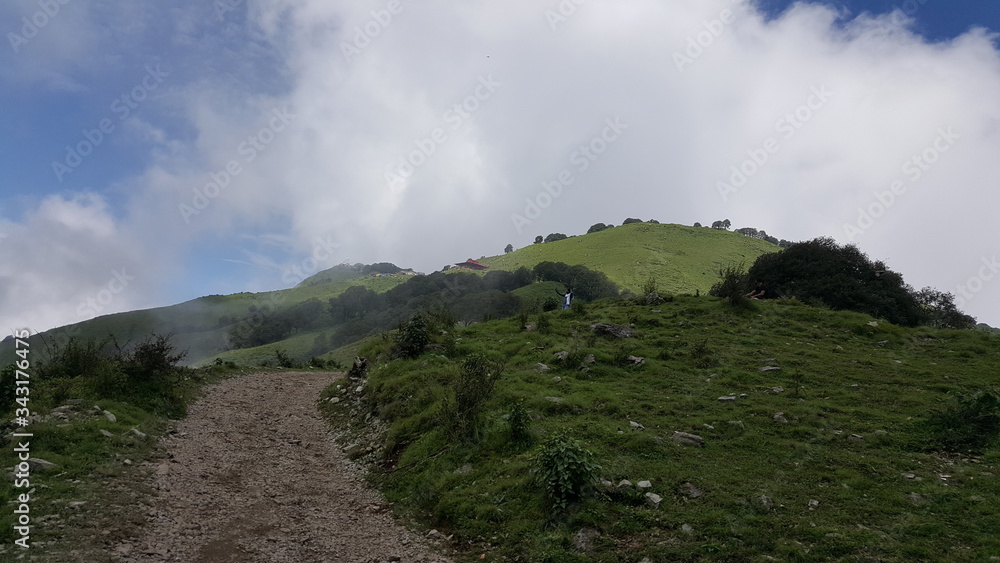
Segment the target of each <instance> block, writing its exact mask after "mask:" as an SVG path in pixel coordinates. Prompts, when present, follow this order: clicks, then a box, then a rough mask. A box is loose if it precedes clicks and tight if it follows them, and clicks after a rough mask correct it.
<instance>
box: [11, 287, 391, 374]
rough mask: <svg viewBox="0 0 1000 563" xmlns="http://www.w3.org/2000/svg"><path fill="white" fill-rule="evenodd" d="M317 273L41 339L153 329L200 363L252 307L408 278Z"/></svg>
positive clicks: (109, 318)
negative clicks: (279, 286) (274, 287)
mask: <svg viewBox="0 0 1000 563" xmlns="http://www.w3.org/2000/svg"><path fill="white" fill-rule="evenodd" d="M322 274H325V277H322V276H321V275H322ZM317 276H321V277H316V276H314V277H312V278H309V279H308V280H306V281H309V282H310V283H306V282H303V283H301V284H299V285H298V286H296V287H293V288H290V289H283V290H278V291H268V292H261V293H247V292H243V293H234V294H231V295H209V296H206V297H199V298H198V299H192V300H191V301H185V302H184V303H179V304H177V305H171V306H168V307H158V308H153V309H143V310H139V311H129V312H126V313H115V314H111V315H103V316H100V317H97V318H94V319H90V320H87V321H83V322H80V323H75V324H72V325H67V326H64V327H59V328H55V329H52V330H49V331H46V332H44V333H42V334H41V335H40V337H39V338H38V340H39V341H41V342H43V344H42V346H43V347H44V346H45V344H44V343H45V342H47V343H51V344H54V345H57V346H58V345H59V344H60V343H64V342H65V341H66V340H67V338H69V337H75V338H78V339H80V340H83V341H87V340H97V341H101V340H103V339H105V338H107V337H108V336H109V335H111V336H113V337H114V338H115V339H116V340H117V341H118V342H119V343H121V344H124V343H126V342H129V341H133V342H134V341H138V340H141V339H143V338H145V337H147V336H149V335H150V334H152V333H156V334H172V335H173V338H172V342H173V343H174V345H175V346H176V347H177V348H178V349H181V350H187V351H188V355H187V357H186V358H185V360H184V363H185V364H187V365H196V364H200V363H202V362H204V361H205V360H207V359H209V358H214V357H215V356H216V355H217V354H219V353H220V352H223V351H224V350H226V347H227V341H228V337H227V335H228V332H229V330H230V328H232V326H233V324H234V323H237V322H240V319H242V318H243V317H245V316H246V315H247V314H248V311H249V310H250V308H251V307H254V308H256V309H260V308H261V307H267V308H268V309H271V310H274V309H277V308H280V307H287V306H290V305H295V304H297V303H303V302H305V301H308V300H310V299H317V300H319V301H320V302H321V303H324V304H325V303H326V302H327V301H328V300H329V299H330V298H332V297H336V296H338V295H340V294H341V293H343V292H344V291H345V290H347V288H349V287H351V286H356V285H358V286H362V287H365V288H368V289H370V290H372V291H376V292H380V293H382V292H385V291H388V290H389V289H391V288H393V287H395V286H397V285H399V284H401V283H403V282H405V281H406V280H407V279H408V278H409V276H404V275H396V276H382V277H372V276H361V275H359V274H357V273H354V275H353V276H351V275H347V274H345V273H344V272H343V271H337V269H336V268H333V269H331V270H326V271H324V272H320V274H317ZM14 359H15V358H14V355H13V346H12V342H10V341H5V342H2V343H0V364H7V363H10V362H11V361H13V360H14ZM254 365H256V364H254Z"/></svg>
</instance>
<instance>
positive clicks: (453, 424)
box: [442, 354, 504, 440]
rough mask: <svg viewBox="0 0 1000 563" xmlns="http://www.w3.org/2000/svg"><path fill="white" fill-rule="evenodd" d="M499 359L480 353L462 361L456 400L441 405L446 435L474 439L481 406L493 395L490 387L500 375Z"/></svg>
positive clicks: (502, 367)
mask: <svg viewBox="0 0 1000 563" xmlns="http://www.w3.org/2000/svg"><path fill="white" fill-rule="evenodd" d="M503 370H504V365H503V363H502V362H499V361H496V360H492V359H490V358H488V357H487V356H485V355H483V354H473V355H471V356H469V357H467V358H465V360H464V361H462V367H461V370H460V372H459V376H458V380H457V381H456V382H455V386H454V390H455V400H454V403H452V402H451V401H450V400H446V401H445V403H444V405H443V406H442V411H443V413H444V417H443V418H444V420H445V421H446V424H447V426H448V428H447V430H448V432H449V434H450V435H451V436H452V437H453V438H455V439H457V440H476V439H477V438H478V437H479V429H480V424H481V418H482V407H483V405H484V404H485V403H486V401H487V400H489V398H490V396H491V395H492V394H493V387H494V386H495V385H496V382H497V380H498V379H500V376H501V375H503Z"/></svg>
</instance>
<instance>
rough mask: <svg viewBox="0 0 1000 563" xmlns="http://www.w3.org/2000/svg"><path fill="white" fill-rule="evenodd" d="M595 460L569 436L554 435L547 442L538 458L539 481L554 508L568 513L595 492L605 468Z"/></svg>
mask: <svg viewBox="0 0 1000 563" xmlns="http://www.w3.org/2000/svg"><path fill="white" fill-rule="evenodd" d="M593 457H594V456H593V454H592V453H590V452H589V451H587V450H585V449H584V448H583V446H581V445H580V443H579V442H577V441H576V440H574V439H573V438H570V437H568V436H566V435H565V434H562V433H560V434H556V435H553V436H552V437H550V438H549V439H548V440H546V441H545V443H544V444H543V446H542V451H541V452H539V454H538V456H537V457H536V458H535V471H536V479H537V483H538V484H539V485H541V487H542V488H543V489H544V490H545V496H546V498H547V500H548V501H549V503H550V504H551V505H552V507H553V508H554V509H556V510H557V511H559V512H560V513H562V512H565V511H566V509H567V508H568V507H569V505H570V503H572V502H575V501H577V500H579V499H581V498H583V496H584V495H586V494H587V493H589V492H590V491H591V490H592V489H593V487H594V484H595V483H596V482H597V472H598V471H600V469H601V466H599V465H597V464H595V463H594V461H593Z"/></svg>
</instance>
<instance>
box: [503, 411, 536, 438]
mask: <svg viewBox="0 0 1000 563" xmlns="http://www.w3.org/2000/svg"><path fill="white" fill-rule="evenodd" d="M507 430H508V432H509V437H510V441H511V442H512V443H514V444H527V443H530V442H531V440H532V435H531V416H530V415H528V409H526V408H524V403H523V402H521V401H515V402H513V403H511V404H510V410H509V411H507Z"/></svg>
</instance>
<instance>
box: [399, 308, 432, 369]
mask: <svg viewBox="0 0 1000 563" xmlns="http://www.w3.org/2000/svg"><path fill="white" fill-rule="evenodd" d="M430 341H431V338H430V335H429V333H428V327H427V321H426V320H424V318H423V317H422V316H420V315H414V316H413V318H411V319H410V320H409V321H407V322H404V323H400V325H399V332H398V333H397V334H396V353H397V354H398V355H399V356H401V357H403V358H410V359H412V358H416V357H417V356H419V355H420V354H421V353H423V351H424V348H425V347H426V346H427V344H428V343H430Z"/></svg>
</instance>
